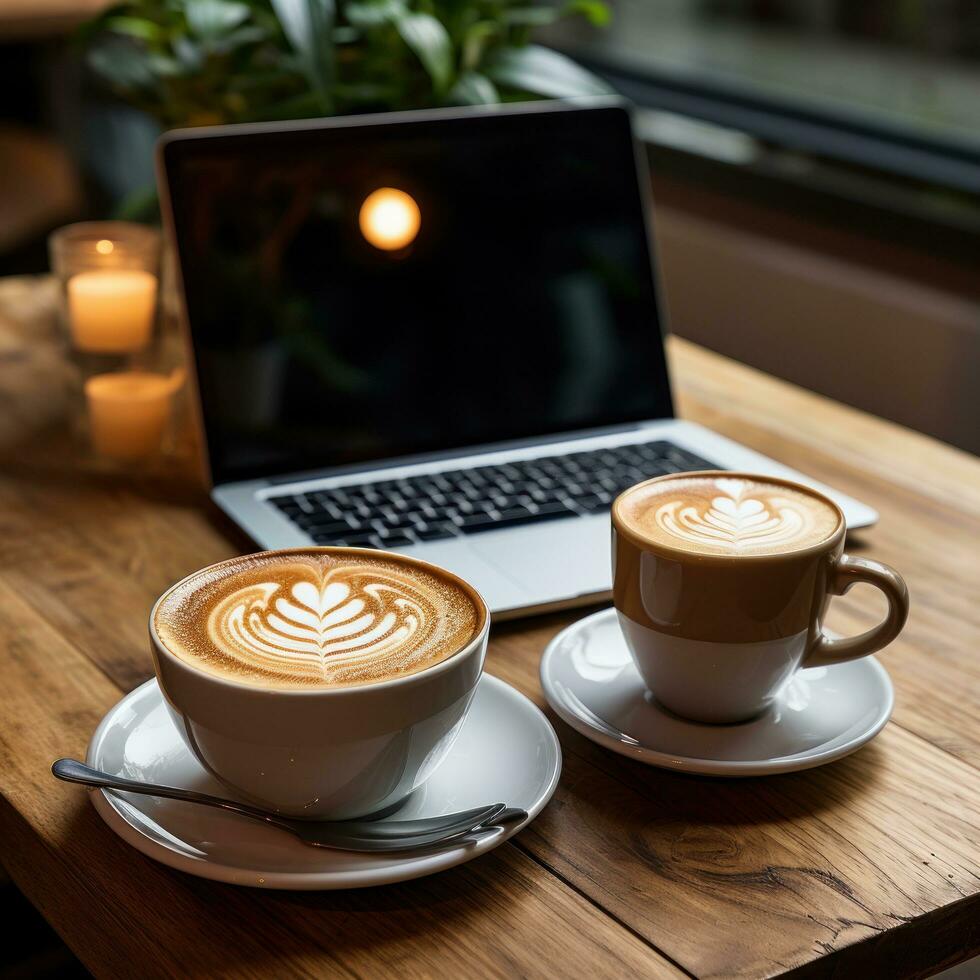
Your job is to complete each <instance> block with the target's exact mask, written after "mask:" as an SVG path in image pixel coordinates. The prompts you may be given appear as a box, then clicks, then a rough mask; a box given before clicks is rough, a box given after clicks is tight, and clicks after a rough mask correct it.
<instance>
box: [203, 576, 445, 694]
mask: <svg viewBox="0 0 980 980" xmlns="http://www.w3.org/2000/svg"><path fill="white" fill-rule="evenodd" d="M336 576H343V577H344V578H345V579H346V580H332V578H333V577H336ZM436 616H437V611H436V609H435V607H434V605H433V604H432V603H431V602H427V601H426V600H425V599H424V598H423V597H422V596H420V595H419V594H418V593H414V594H413V593H411V592H409V591H408V590H407V589H406V587H405V586H404V584H402V583H400V582H398V581H397V580H395V579H387V580H386V579H384V578H382V577H381V576H368V577H364V576H363V575H358V574H356V573H355V574H353V575H351V573H350V570H349V569H344V568H341V569H334V570H332V571H331V572H329V573H327V577H326V581H323V582H318V581H311V580H304V581H299V582H295V583H293V584H292V586H287V585H284V584H283V583H280V582H258V583H256V584H254V585H247V586H245V587H243V588H241V589H239V590H237V591H235V592H232V593H231V594H230V595H228V596H227V597H226V598H224V599H222V600H221V602H219V603H218V604H217V605H216V606H215V607H214V610H213V611H212V613H211V616H210V618H209V620H208V636H209V637H210V639H211V642H212V643H214V644H215V646H218V647H221V648H223V649H224V650H225V651H226V652H228V653H230V654H232V655H233V656H235V657H236V658H238V659H239V660H241V661H242V662H243V663H247V664H250V665H252V666H253V667H259V668H265V669H270V670H277V669H279V668H280V667H282V666H283V665H287V666H291V667H298V666H300V665H302V666H303V667H304V668H308V669H309V671H310V672H311V673H315V672H317V671H319V672H321V673H322V675H323V678H324V679H325V680H328V681H329V680H330V679H331V677H332V676H334V675H335V674H337V673H338V672H339V671H342V670H343V669H345V668H349V667H351V666H352V665H356V664H358V663H361V662H368V661H371V660H373V659H376V658H378V657H381V656H384V655H385V654H388V653H391V652H392V651H395V650H398V649H400V648H405V647H406V646H407V645H409V644H410V643H411V642H412V640H413V638H414V637H415V636H417V635H418V633H419V632H420V631H421V630H424V629H426V628H427V627H428V626H431V624H432V623H433V622H434V621H435V618H436Z"/></svg>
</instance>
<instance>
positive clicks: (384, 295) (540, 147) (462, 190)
mask: <svg viewBox="0 0 980 980" xmlns="http://www.w3.org/2000/svg"><path fill="white" fill-rule="evenodd" d="M585 111H588V114H589V119H588V125H583V124H582V123H583V122H584V120H583V119H582V116H581V112H580V111H577V110H574V109H570V110H568V111H564V112H555V113H548V114H541V115H539V116H538V117H537V118H536V120H535V127H534V129H535V131H534V132H533V134H531V135H530V136H529V134H528V126H527V122H526V120H522V119H521V118H520V117H519V116H516V117H515V116H508V115H502V116H494V115H493V114H487V113H477V114H474V115H472V116H467V115H464V116H462V117H460V118H456V119H451V120H436V121H432V120H431V118H430V119H429V120H425V121H421V122H400V121H399V122H385V123H383V124H376V125H370V124H369V125H358V127H357V129H356V133H355V132H354V131H353V130H351V129H346V128H343V127H341V128H323V129H313V130H312V131H311V130H309V129H306V130H305V131H303V132H302V133H300V134H297V133H295V132H285V131H284V132H272V133H269V132H266V133H261V134H256V133H240V134H231V135H228V134H220V135H214V136H201V137H200V138H195V139H190V140H181V141H177V142H174V143H168V144H166V145H165V146H164V148H163V156H164V164H165V166H166V168H167V175H168V180H169V184H170V188H171V198H172V207H173V214H174V222H175V226H176V228H175V230H176V233H177V240H178V242H179V243H180V255H179V258H180V265H181V271H182V275H183V280H184V287H185V292H186V297H187V308H188V318H189V324H190V329H191V332H192V335H193V341H194V344H193V346H194V351H195V356H196V359H197V364H196V369H197V374H198V380H199V387H200V393H201V402H202V411H203V415H204V424H205V429H206V435H207V439H208V453H209V457H210V461H211V468H212V476H213V479H214V481H215V482H216V483H221V482H226V481H232V480H239V479H247V478H250V477H252V476H257V475H262V476H269V475H273V474H276V473H289V472H298V471H304V470H312V469H317V468H323V467H330V466H341V465H344V464H355V463H357V462H359V461H363V460H380V459H390V458H395V457H399V456H404V455H410V454H419V453H426V452H430V451H437V450H438V451H443V450H447V449H450V448H453V447H466V446H473V445H481V444H487V443H494V442H498V441H504V440H513V439H521V438H525V437H534V436H554V435H555V434H557V433H560V432H565V431H575V430H581V429H586V428H591V427H596V426H603V425H612V424H620V423H624V422H630V421H639V420H642V419H650V418H658V417H668V416H670V415H671V414H672V413H671V402H670V393H669V390H668V385H667V376H666V369H665V365H664V361H663V347H662V340H661V335H660V326H659V324H658V323H657V322H656V321H655V319H654V318H653V317H652V315H651V311H654V310H656V308H657V306H656V298H655V295H654V281H653V275H652V270H651V259H650V254H649V248H648V244H647V234H646V229H645V228H644V227H643V223H642V222H643V219H642V215H643V214H644V208H643V206H642V202H641V201H640V200H639V194H640V191H639V187H638V183H637V181H636V180H635V179H634V178H633V175H634V174H635V173H636V165H635V160H634V159H633V158H632V149H631V148H632V143H631V140H630V139H629V138H624V133H623V131H624V130H627V131H628V128H629V121H628V116H627V114H626V112H625V111H624V110H623V109H621V108H618V107H610V108H606V109H602V110H598V111H597V110H595V109H592V110H585ZM531 139H533V146H531V145H529V140H531ZM450 141H451V146H450ZM382 188H393V189H395V190H397V191H399V192H401V193H400V194H395V195H390V194H389V195H387V197H386V196H385V195H381V196H380V197H379V198H375V199H374V200H375V201H380V202H381V204H382V205H383V207H382V209H381V210H380V211H377V210H375V212H371V213H369V212H368V211H366V210H365V202H366V201H369V198H370V195H372V193H374V192H376V191H378V190H379V189H382ZM392 202H394V203H392ZM385 208H387V210H385ZM372 222H373V223H372ZM401 232H404V233H405V234H404V235H402V237H403V238H404V237H406V236H407V237H410V238H411V240H410V241H409V242H408V243H407V244H400V243H399V242H398V241H397V239H398V237H399V234H400V233H401ZM385 233H389V237H388V238H387V239H385V238H384V237H383V236H384V234H385ZM372 235H373V236H374V237H375V239H378V241H379V242H380V244H381V245H386V246H391V245H394V246H395V247H379V245H378V244H372V242H371V241H370V240H369V238H370V237H371V236H372ZM379 235H381V236H382V237H381V238H380V239H379V238H378V236H379ZM392 236H393V237H392Z"/></svg>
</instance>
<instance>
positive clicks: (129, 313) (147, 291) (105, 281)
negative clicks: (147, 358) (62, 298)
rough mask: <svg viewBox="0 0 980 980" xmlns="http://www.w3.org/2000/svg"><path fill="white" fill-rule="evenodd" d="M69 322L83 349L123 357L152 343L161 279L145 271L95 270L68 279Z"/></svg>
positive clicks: (74, 339) (80, 348) (77, 345)
mask: <svg viewBox="0 0 980 980" xmlns="http://www.w3.org/2000/svg"><path fill="white" fill-rule="evenodd" d="M67 292H68V323H69V328H70V330H71V337H72V343H73V344H74V345H75V347H77V348H78V349H79V350H83V351H92V352H98V353H101V354H122V353H127V352H130V351H135V350H140V349H141V348H143V347H145V346H146V345H147V344H148V343H149V342H150V334H151V333H152V331H153V314H154V311H155V309H156V301H157V277H156V276H155V275H153V273H151V272H145V271H144V270H142V269H93V270H90V271H87V272H79V273H77V274H76V275H74V276H72V277H71V278H70V279H69V280H68V284H67Z"/></svg>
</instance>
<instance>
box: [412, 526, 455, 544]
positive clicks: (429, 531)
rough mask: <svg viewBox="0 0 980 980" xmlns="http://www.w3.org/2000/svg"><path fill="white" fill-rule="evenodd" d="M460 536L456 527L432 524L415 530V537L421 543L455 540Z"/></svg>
mask: <svg viewBox="0 0 980 980" xmlns="http://www.w3.org/2000/svg"><path fill="white" fill-rule="evenodd" d="M458 534H459V531H458V530H457V528H456V525H455V524H453V525H451V526H450V525H448V524H430V525H428V526H426V527H418V528H416V529H415V537H417V538H418V539H419V541H440V540H442V539H443V538H455V537H456V536H457V535H458Z"/></svg>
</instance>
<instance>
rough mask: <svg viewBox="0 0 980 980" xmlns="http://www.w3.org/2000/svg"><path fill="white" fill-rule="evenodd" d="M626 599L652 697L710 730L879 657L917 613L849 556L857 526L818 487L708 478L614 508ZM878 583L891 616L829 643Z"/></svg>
mask: <svg viewBox="0 0 980 980" xmlns="http://www.w3.org/2000/svg"><path fill="white" fill-rule="evenodd" d="M612 519H613V580H614V581H613V596H614V602H615V606H616V609H617V611H618V614H619V621H620V625H621V627H622V630H623V634H624V636H625V638H626V642H627V645H628V647H629V649H630V652H631V653H632V656H633V659H634V662H635V663H636V666H637V669H638V670H639V672H640V674H641V676H642V677H643V679H644V682H645V683H646V685H647V687H648V688H649V689H650V691H651V693H652V695H653V696H654V697H655V698H656V699H657V700H658V701H659V702H660V703H661V704H663V705H664V706H665V707H667V708H669V709H670V710H672V711H674V712H675V713H677V714H679V715H682V716H685V717H688V718H692V719H694V720H697V721H708V722H735V721H743V720H746V719H747V718H750V717H752V716H754V715H756V714H758V713H759V712H761V711H762V710H764V709H765V708H766V707H767V706H768V705H769V704H770V703H771V702H772V700H773V699H774V698H775V696H776V694H777V693H778V692H779V690H780V688H781V687H782V686H783V684H784V683H785V682H786V681H787V680H788V678H789V677H790V676H791V675H792V674H793V673H794V672H795V671H796V670H797V669H798V668H799V667H801V666H804V667H808V666H815V665H819V664H832V663H837V662H841V661H844V660H851V659H854V658H856V657H863V656H867V655H868V654H870V653H873V652H874V651H875V650H879V649H881V648H882V647H884V646H885V645H887V644H888V643H890V642H891V641H892V640H893V639H894V638H895V637H896V636H897V635H898V633H899V631H900V630H901V628H902V626H903V625H904V623H905V620H906V618H907V616H908V592H907V589H906V587H905V583H904V582H903V581H902V579H901V577H900V576H899V575H898V573H897V572H895V571H894V570H893V569H891V568H889V567H888V566H886V565H883V564H881V563H879V562H874V561H871V560H869V559H864V558H854V557H850V556H848V555H844V554H843V548H844V533H845V525H844V516H843V514H842V513H841V512H840V509H839V508H838V507H837V505H836V504H834V503H833V501H831V500H830V499H828V498H827V497H825V496H824V495H823V494H821V493H818V492H817V491H815V490H811V489H810V488H809V487H805V486H803V485H801V484H797V483H792V482H791V481H788V480H783V479H780V478H775V477H765V476H757V475H753V474H747V473H730V472H723V471H707V472H700V473H687V474H678V475H676V476H673V475H672V476H663V477H657V478H655V479H653V480H648V481H646V482H645V483H641V484H638V485H637V486H635V487H631V488H630V489H629V490H626V491H625V492H624V493H623V494H621V495H620V496H619V497H618V498H617V499H616V501H615V502H614V503H613V508H612ZM855 582H867V583H870V584H872V585H875V586H877V587H878V588H879V589H881V590H882V591H883V592H884V593H885V596H886V598H887V599H888V604H889V605H888V614H887V616H886V618H885V620H884V621H883V622H882V623H881V624H879V625H878V626H877V627H875V628H874V629H871V630H869V631H867V632H866V633H863V634H861V635H860V636H856V637H850V638H847V639H830V638H828V637H827V636H825V635H824V633H823V630H822V625H821V624H822V620H823V616H824V613H825V612H826V608H827V606H828V604H829V599H830V596H831V595H841V594H843V593H844V592H845V591H847V589H848V588H850V586H851V585H853V584H854V583H855Z"/></svg>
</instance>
